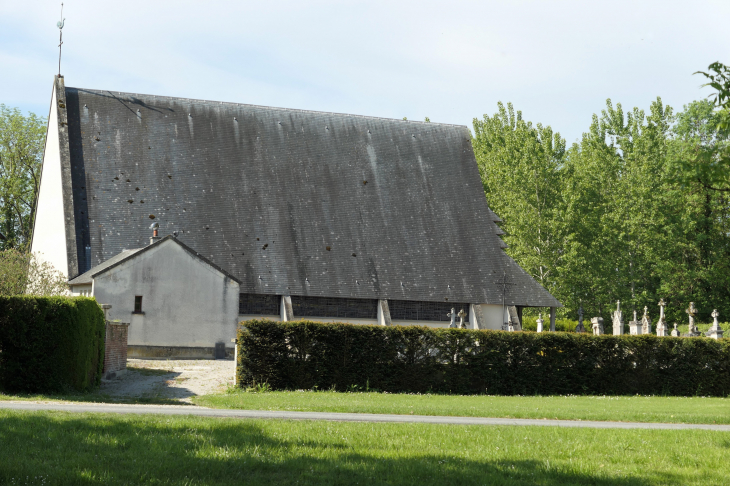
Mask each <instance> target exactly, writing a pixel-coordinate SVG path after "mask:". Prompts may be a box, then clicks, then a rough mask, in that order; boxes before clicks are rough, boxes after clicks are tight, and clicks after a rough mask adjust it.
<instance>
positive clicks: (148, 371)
mask: <svg viewBox="0 0 730 486" xmlns="http://www.w3.org/2000/svg"><path fill="white" fill-rule="evenodd" d="M235 370H236V363H235V362H234V361H233V360H205V359H197V360H190V359H189V360H162V359H129V360H128V361H127V371H126V373H124V374H122V375H121V376H119V377H117V378H114V379H112V380H109V381H103V382H102V384H101V390H100V392H101V393H102V394H105V395H109V396H112V397H117V398H131V397H135V398H155V399H173V400H179V401H181V402H190V397H192V396H195V395H207V394H210V393H219V392H222V391H225V390H226V388H228V387H229V386H232V385H233V380H234V373H235Z"/></svg>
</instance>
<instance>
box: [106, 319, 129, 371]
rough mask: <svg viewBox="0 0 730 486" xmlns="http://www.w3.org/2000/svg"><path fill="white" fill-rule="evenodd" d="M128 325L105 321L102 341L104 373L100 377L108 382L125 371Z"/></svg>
mask: <svg viewBox="0 0 730 486" xmlns="http://www.w3.org/2000/svg"><path fill="white" fill-rule="evenodd" d="M128 336H129V324H128V323H125V322H111V321H106V338H105V340H104V371H103V372H102V376H103V377H104V378H105V379H107V380H109V379H111V378H114V377H115V376H117V375H119V374H121V373H123V372H124V371H125V370H126V369H127V338H128Z"/></svg>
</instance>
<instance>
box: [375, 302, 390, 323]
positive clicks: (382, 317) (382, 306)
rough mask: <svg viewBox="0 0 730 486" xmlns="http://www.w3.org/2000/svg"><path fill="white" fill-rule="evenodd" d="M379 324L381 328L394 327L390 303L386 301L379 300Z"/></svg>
mask: <svg viewBox="0 0 730 486" xmlns="http://www.w3.org/2000/svg"><path fill="white" fill-rule="evenodd" d="M378 324H379V325H381V326H390V325H392V322H391V320H390V308H389V307H388V301H387V300H384V299H381V300H378Z"/></svg>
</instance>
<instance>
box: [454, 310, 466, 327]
mask: <svg viewBox="0 0 730 486" xmlns="http://www.w3.org/2000/svg"><path fill="white" fill-rule="evenodd" d="M456 315H457V316H459V329H466V326H465V325H464V318H465V317H466V315H467V314H466V312H464V309H461V310H460V311H459V313H458V314H456Z"/></svg>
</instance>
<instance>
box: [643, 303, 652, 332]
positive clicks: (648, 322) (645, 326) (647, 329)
mask: <svg viewBox="0 0 730 486" xmlns="http://www.w3.org/2000/svg"><path fill="white" fill-rule="evenodd" d="M641 334H651V319H649V308H648V307H646V306H644V317H642V318H641Z"/></svg>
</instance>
